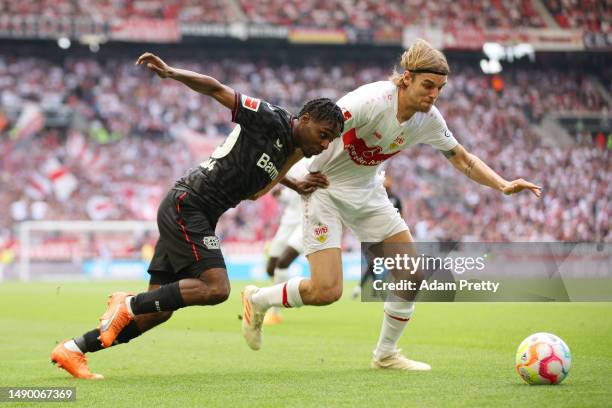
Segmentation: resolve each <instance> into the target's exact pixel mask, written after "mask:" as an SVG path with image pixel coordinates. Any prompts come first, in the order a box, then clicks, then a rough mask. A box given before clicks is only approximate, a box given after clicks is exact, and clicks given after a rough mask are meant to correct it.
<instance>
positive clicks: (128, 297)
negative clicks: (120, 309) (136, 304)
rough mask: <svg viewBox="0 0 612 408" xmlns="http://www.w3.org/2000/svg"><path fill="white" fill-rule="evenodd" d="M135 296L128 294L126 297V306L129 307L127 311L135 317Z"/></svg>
mask: <svg viewBox="0 0 612 408" xmlns="http://www.w3.org/2000/svg"><path fill="white" fill-rule="evenodd" d="M133 297H134V296H126V297H125V307H127V311H128V313H129V314H130V316H132V317H134V312H132V298H133Z"/></svg>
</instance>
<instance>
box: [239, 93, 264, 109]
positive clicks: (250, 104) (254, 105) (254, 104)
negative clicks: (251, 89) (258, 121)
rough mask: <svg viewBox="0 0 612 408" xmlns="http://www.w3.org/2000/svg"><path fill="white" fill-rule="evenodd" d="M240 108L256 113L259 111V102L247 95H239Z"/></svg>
mask: <svg viewBox="0 0 612 408" xmlns="http://www.w3.org/2000/svg"><path fill="white" fill-rule="evenodd" d="M240 99H241V100H242V106H243V107H245V108H246V109H250V110H252V111H253V112H257V111H258V110H259V105H261V101H260V100H259V99H257V98H252V97H250V96H248V95H241V98H240Z"/></svg>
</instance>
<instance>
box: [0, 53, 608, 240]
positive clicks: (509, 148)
mask: <svg viewBox="0 0 612 408" xmlns="http://www.w3.org/2000/svg"><path fill="white" fill-rule="evenodd" d="M171 63H173V64H176V65H177V66H181V67H184V68H187V69H192V70H195V71H199V72H205V73H208V74H210V75H212V76H214V77H217V78H219V79H220V80H221V81H222V82H224V83H227V84H229V85H230V86H232V87H234V88H236V89H238V90H240V91H241V92H244V93H246V94H250V95H253V96H257V97H261V98H264V99H266V100H268V101H270V102H272V103H276V104H280V105H283V106H287V107H290V108H291V109H292V110H293V111H294V112H295V111H297V109H299V107H300V106H301V105H302V104H303V103H304V101H306V100H309V99H312V98H315V97H320V96H327V97H330V98H333V99H338V98H339V97H340V96H342V95H343V94H344V93H346V92H347V91H349V90H352V89H354V88H355V87H357V86H359V85H360V84H363V83H367V82H373V81H377V80H383V79H385V78H386V76H387V74H388V70H386V69H384V68H383V67H381V66H376V65H373V64H372V65H364V64H359V65H358V64H354V63H351V62H344V63H332V62H329V63H326V64H314V65H299V66H289V65H273V64H271V63H266V62H265V61H259V62H241V61H239V60H230V59H227V60H215V61H213V60H202V61H199V62H198V63H195V62H193V61H171ZM608 69H609V68H608ZM604 70H605V69H604ZM604 75H606V74H605V73H604ZM502 76H503V82H504V91H503V92H496V91H495V90H494V89H493V87H492V86H491V80H490V78H489V77H487V76H485V75H483V74H481V73H479V72H478V71H476V70H474V69H470V68H466V67H463V66H461V65H460V64H457V65H456V66H455V65H454V66H453V74H452V75H451V77H450V78H449V83H448V86H447V87H446V88H445V90H444V92H443V93H442V96H441V98H440V100H439V102H438V104H437V106H438V108H439V109H440V111H441V112H442V113H443V114H444V116H445V118H446V119H447V122H448V124H449V127H450V128H451V129H452V130H453V133H454V134H455V135H456V136H457V138H458V139H459V141H460V142H461V143H463V144H464V145H466V146H467V147H468V148H469V149H471V150H472V151H473V152H474V153H475V154H477V155H478V156H479V157H481V158H482V159H483V160H485V161H486V162H487V163H490V164H491V166H492V167H493V168H494V169H496V170H497V171H499V172H500V173H501V174H502V175H504V176H506V177H508V178H511V177H525V178H527V179H530V180H534V181H535V182H536V183H538V184H541V185H542V186H544V191H545V195H544V197H543V199H541V200H539V201H538V200H536V199H535V198H533V197H531V196H530V195H529V194H526V193H525V194H521V195H519V196H514V197H505V196H503V195H501V194H500V193H498V192H495V191H492V190H490V189H486V188H483V187H481V186H478V185H476V184H475V183H473V182H471V181H469V180H467V179H466V178H465V177H464V176H463V175H461V174H459V173H457V172H456V170H454V169H453V168H452V166H450V165H449V164H448V162H447V161H446V159H444V157H443V156H442V155H440V154H439V153H437V152H435V151H433V149H431V148H414V149H410V150H408V151H406V152H403V153H402V154H400V155H398V156H396V157H395V158H393V160H391V161H390V163H389V169H388V171H389V172H391V173H392V174H393V175H394V178H395V180H396V186H397V189H396V191H397V192H398V193H399V194H400V195H403V197H402V198H403V199H404V204H405V207H407V210H406V212H405V214H407V215H408V219H407V221H408V224H409V226H410V227H411V228H412V229H413V232H414V233H415V236H416V237H417V239H439V240H455V239H462V240H489V241H494V240H499V241H509V240H578V241H580V240H599V239H601V240H606V241H608V242H612V232H611V231H610V219H611V217H612V208H611V207H610V205H609V197H610V196H612V185H611V184H610V183H609V180H610V179H612V161H611V160H610V150H606V149H605V145H606V142H607V141H606V139H605V135H603V134H602V137H603V147H604V149H600V148H597V147H596V146H597V144H594V143H593V142H589V141H587V140H583V143H582V144H580V145H579V146H576V147H573V148H547V147H543V146H541V145H540V143H539V139H538V137H537V136H536V135H535V133H534V131H533V128H532V126H533V123H535V122H537V121H538V120H539V119H540V118H542V117H543V116H544V115H545V114H547V113H549V112H559V111H566V110H570V111H574V112H578V113H579V112H601V111H607V110H608V109H609V106H608V102H607V100H606V99H605V98H604V97H602V95H601V94H600V93H599V91H598V87H596V86H594V84H593V82H594V81H595V80H596V78H595V77H594V76H593V75H586V74H583V73H579V72H568V71H567V70H561V69H557V68H550V67H546V69H541V70H523V69H515V70H510V71H507V72H506V71H505V72H504V73H503V75H502ZM116 78H121V81H117V80H116ZM25 101H36V102H35V103H37V104H39V105H40V107H41V108H42V109H44V110H46V111H66V112H68V117H69V118H70V119H69V120H68V121H67V123H68V129H66V130H61V131H60V129H57V128H45V130H43V131H41V132H39V133H38V134H37V135H36V136H31V137H24V138H22V139H12V138H10V137H9V133H10V130H11V129H12V128H13V127H14V126H15V123H16V120H17V118H18V116H19V114H20V107H21V106H23V105H24V103H25ZM0 112H2V113H3V117H4V118H5V121H6V125H5V126H4V127H3V128H2V129H0V154H1V157H2V161H1V162H0V182H1V183H2V194H0V206H1V207H2V208H7V209H10V211H4V212H0V230H7V229H9V228H11V226H12V225H13V224H14V223H15V222H18V221H20V220H23V219H47V220H78V219H120V220H126V219H137V220H154V219H155V215H156V210H157V205H158V203H159V201H160V199H161V197H162V194H163V193H164V192H165V191H166V189H167V188H168V187H169V186H170V185H171V184H172V183H173V182H174V180H176V179H177V178H178V177H179V176H180V175H181V174H182V173H183V172H184V171H185V170H186V169H187V168H188V167H191V166H194V165H197V163H199V162H201V161H202V159H203V158H204V157H202V153H201V150H198V149H197V148H194V145H198V144H202V143H204V144H206V143H208V144H209V145H211V146H213V145H215V144H216V143H218V142H220V140H222V138H223V137H224V136H225V135H226V134H227V133H228V130H229V129H231V127H232V126H233V125H232V124H231V123H230V114H229V112H228V111H227V110H226V109H225V108H222V107H220V106H219V105H218V104H216V103H214V102H211V100H210V98H206V97H204V96H201V95H199V94H197V93H195V92H192V91H190V90H189V89H187V88H186V87H184V86H183V85H181V84H178V83H175V82H172V81H163V82H162V81H161V80H159V79H158V78H156V77H155V76H153V75H151V74H150V73H149V72H145V70H143V69H139V68H138V67H134V66H133V62H132V61H123V60H113V59H108V60H105V61H104V62H98V61H95V60H82V59H68V60H67V61H66V63H65V64H64V65H62V66H60V65H55V64H53V63H51V62H50V61H47V60H43V59H37V58H12V57H6V58H0ZM597 143H598V144H600V143H601V142H600V141H599V139H597ZM209 147H210V146H209ZM50 162H53V163H56V166H59V167H58V168H60V169H62V171H64V172H65V173H66V174H71V175H72V176H73V177H74V178H76V180H77V182H78V184H77V187H76V188H75V189H74V190H73V191H70V199H68V200H64V199H62V197H61V195H59V194H58V192H57V188H58V186H57V185H56V184H54V183H52V182H51V181H50V180H49V179H48V177H47V175H46V174H45V172H44V167H45V165H46V164H48V163H50ZM278 211H279V209H278V208H277V204H276V202H275V200H274V199H273V198H271V197H266V198H265V199H262V200H258V201H255V202H246V203H243V204H241V205H240V206H239V207H238V208H236V209H234V210H231V211H228V213H227V214H225V215H224V216H223V219H222V220H221V222H219V235H220V236H222V237H223V238H224V240H226V241H231V240H240V241H259V240H262V239H266V238H268V237H270V236H272V235H273V233H274V230H275V228H276V224H275V220H276V215H277V213H278Z"/></svg>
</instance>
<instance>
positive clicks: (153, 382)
mask: <svg viewBox="0 0 612 408" xmlns="http://www.w3.org/2000/svg"><path fill="white" fill-rule="evenodd" d="M242 286H243V283H241V282H234V289H233V294H232V297H231V298H230V300H229V301H227V302H226V303H224V304H222V305H219V306H215V307H205V308H198V307H192V308H187V309H183V310H181V311H179V312H177V313H176V314H175V315H174V317H173V318H172V319H171V320H170V321H169V322H167V323H165V324H164V325H162V326H160V327H158V328H156V329H154V330H153V331H151V332H149V333H146V334H145V335H144V336H143V337H141V338H138V339H136V340H133V341H132V342H131V343H129V344H126V345H121V346H118V347H114V348H112V349H109V350H103V351H100V352H98V353H95V354H91V355H89V362H90V367H91V368H92V369H93V370H94V371H95V372H100V373H102V374H104V375H105V376H106V379H105V380H103V381H98V382H91V381H81V380H75V379H72V378H71V377H69V376H68V375H67V373H65V372H63V371H62V370H59V369H57V368H55V367H54V366H52V365H51V364H50V363H49V353H50V351H51V349H52V348H53V347H54V345H55V343H56V342H57V341H60V340H62V339H65V338H68V337H73V336H77V335H80V334H82V333H83V332H84V331H86V330H90V329H92V328H93V327H94V326H95V325H96V324H97V317H98V315H99V314H100V313H102V311H103V310H104V307H105V301H106V295H107V294H108V293H110V292H112V291H114V290H119V289H122V290H136V291H138V290H139V289H141V288H143V287H145V283H144V282H104V283H100V282H90V283H61V284H60V283H35V284H20V283H5V284H1V285H0V386H22V387H25V386H27V387H38V386H40V387H50V386H54V387H62V386H74V387H76V388H77V402H76V403H67V404H65V405H68V406H70V407H76V406H92V407H118V406H149V407H158V406H162V407H166V406H181V407H190V406H201V407H204V406H205V407H212V406H224V407H233V406H237V405H250V406H292V407H303V406H334V407H335V406H368V407H370V406H391V407H400V406H402V407H403V406H419V407H423V406H424V407H432V406H433V407H448V406H466V407H468V406H469V407H472V406H487V407H488V406H514V407H516V406H521V405H522V406H533V407H535V406H551V407H583V406H610V404H611V401H612V347H610V345H611V344H612V319H611V318H610V316H612V303H590V304H589V303H556V304H552V303H538V304H535V303H522V304H521V303H440V304H434V303H421V304H419V305H418V306H417V311H416V315H415V318H414V319H413V321H412V322H411V323H410V324H409V327H408V329H407V331H406V333H405V334H404V337H403V339H402V340H401V342H400V346H401V347H402V348H403V350H404V352H405V353H406V354H407V355H409V356H411V357H413V358H415V359H418V360H422V361H426V362H428V363H430V364H431V365H432V366H433V371H431V372H429V373H401V372H389V371H374V370H370V369H368V365H369V361H370V356H371V351H372V349H373V347H374V345H375V342H376V340H377V337H378V331H379V328H380V321H381V317H382V314H381V310H382V305H381V304H379V303H360V302H355V301H352V300H351V299H350V298H349V296H348V294H349V292H350V290H349V289H350V287H348V286H347V289H346V290H345V296H344V298H343V299H342V300H341V301H340V302H338V303H336V304H334V305H332V306H327V307H322V308H314V307H306V308H302V309H299V310H288V311H284V317H285V322H283V324H282V325H279V326H275V327H267V328H266V330H265V342H264V347H263V349H262V350H261V351H258V352H253V351H251V350H249V349H248V348H247V346H246V345H245V344H244V341H243V339H242V337H241V336H240V322H239V320H238V318H237V315H238V314H239V313H240V302H239V292H240V288H241V287H242ZM537 331H547V332H553V333H556V334H557V335H559V336H560V337H561V338H563V339H564V340H565V341H566V342H567V344H568V345H569V346H570V348H571V350H572V355H573V367H572V370H571V371H570V374H569V376H568V378H567V379H566V380H565V382H564V383H562V384H561V385H559V386H539V387H537V386H528V385H526V384H523V382H522V381H521V379H520V378H519V377H518V375H517V374H516V372H515V371H514V352H515V350H516V347H517V346H518V344H519V343H520V341H521V340H523V338H524V337H526V336H527V335H529V334H531V333H533V332H537ZM14 405H16V406H20V407H22V406H26V404H24V403H21V404H14ZM30 405H33V404H30ZM4 406H10V404H7V403H0V408H1V407H4ZM36 406H40V405H36ZM53 406H57V405H53Z"/></svg>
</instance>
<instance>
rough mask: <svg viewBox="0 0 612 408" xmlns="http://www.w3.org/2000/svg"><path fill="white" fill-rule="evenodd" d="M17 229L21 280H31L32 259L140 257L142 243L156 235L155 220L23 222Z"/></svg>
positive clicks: (78, 259) (148, 242)
mask: <svg viewBox="0 0 612 408" xmlns="http://www.w3.org/2000/svg"><path fill="white" fill-rule="evenodd" d="M17 230H18V235H19V243H20V244H19V250H18V254H19V268H18V276H19V280H21V281H23V282H27V281H30V280H31V279H32V262H33V261H39V260H41V259H42V260H46V261H55V262H70V263H73V264H82V262H83V261H88V260H95V259H97V258H100V257H104V256H108V257H111V258H112V259H121V258H126V257H127V258H128V259H139V258H140V259H142V258H141V249H142V245H145V244H147V245H151V242H153V244H154V243H155V240H156V239H157V237H158V235H159V233H158V229H157V223H155V222H154V221H24V222H22V223H20V224H19V225H18V226H17ZM104 240H106V241H107V242H108V243H109V249H103V250H102V251H100V250H99V248H98V245H97V243H98V242H101V241H104ZM130 245H131V247H130ZM130 250H131V253H129V252H130ZM100 252H105V253H102V254H100Z"/></svg>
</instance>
